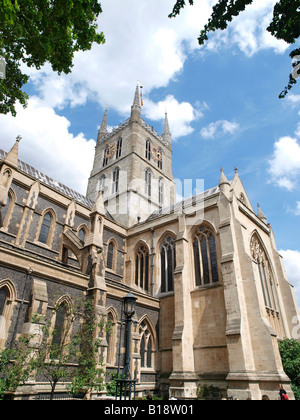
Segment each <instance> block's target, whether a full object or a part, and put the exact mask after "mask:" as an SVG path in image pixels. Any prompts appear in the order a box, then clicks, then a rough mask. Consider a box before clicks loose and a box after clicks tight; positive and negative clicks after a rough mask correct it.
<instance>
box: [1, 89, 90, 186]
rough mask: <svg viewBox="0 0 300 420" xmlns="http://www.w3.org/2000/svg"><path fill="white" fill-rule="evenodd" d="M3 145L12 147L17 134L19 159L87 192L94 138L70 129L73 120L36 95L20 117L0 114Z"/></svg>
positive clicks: (7, 149)
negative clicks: (19, 137) (55, 110)
mask: <svg viewBox="0 0 300 420" xmlns="http://www.w3.org/2000/svg"><path fill="white" fill-rule="evenodd" d="M0 126H1V136H0V147H1V148H2V149H4V150H5V151H9V150H10V148H11V147H12V146H13V144H14V141H15V138H16V136H17V135H18V134H22V138H23V139H22V141H21V143H20V146H19V150H20V159H21V160H23V161H25V162H26V163H29V164H30V165H32V166H34V167H35V168H36V169H38V170H40V171H41V172H43V173H46V174H47V175H48V176H50V177H52V178H53V179H55V180H57V181H59V182H62V183H64V184H66V185H67V186H68V187H70V188H73V189H75V190H76V191H78V192H80V193H82V194H85V192H86V186H87V180H88V177H89V174H90V171H91V168H92V165H93V158H94V153H95V142H94V141H93V140H88V139H86V138H85V137H84V135H83V134H82V133H80V134H78V135H77V136H74V135H73V134H72V133H70V122H69V121H68V120H67V118H65V117H62V116H59V115H57V114H56V113H55V112H54V110H53V109H52V108H50V107H46V106H44V105H43V104H41V102H40V100H39V99H38V98H37V97H32V98H31V99H30V100H29V104H28V108H27V109H25V110H24V109H23V108H21V107H18V114H17V117H16V118H14V117H12V116H4V115H1V114H0Z"/></svg>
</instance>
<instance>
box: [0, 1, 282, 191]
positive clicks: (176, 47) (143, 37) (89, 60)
mask: <svg viewBox="0 0 300 420" xmlns="http://www.w3.org/2000/svg"><path fill="white" fill-rule="evenodd" d="M174 2H175V1H174V0H164V1H163V2H162V1H160V0H152V1H140V0H127V1H126V2H125V1H124V0H114V1H113V2H112V1H110V0H102V2H101V4H102V7H103V14H101V15H100V17H99V29H100V30H101V31H103V32H104V33H105V36H106V44H105V45H94V46H93V48H92V50H91V51H86V52H78V53H77V54H76V55H75V58H74V67H73V70H72V73H71V74H69V75H61V76H58V75H57V74H56V73H53V72H52V70H51V67H50V66H49V65H46V66H44V67H43V69H41V70H40V71H36V70H34V69H27V72H28V73H29V74H30V75H31V80H32V82H33V85H34V87H35V88H36V92H35V94H36V95H39V99H37V97H33V98H31V100H30V102H29V107H28V109H27V110H25V111H24V110H23V109H20V108H19V109H18V111H19V115H18V116H17V118H16V119H13V118H12V117H10V116H9V115H7V116H3V115H2V116H1V117H0V124H1V138H0V146H1V147H2V148H3V149H5V150H8V149H9V148H10V146H11V145H12V143H13V141H14V139H15V137H16V135H18V134H19V133H20V134H22V136H23V138H24V140H23V142H22V146H21V150H22V159H23V160H25V161H28V162H29V163H31V164H32V165H33V166H36V167H37V168H38V169H40V170H41V171H44V172H46V173H47V174H49V175H50V176H53V177H54V178H57V179H58V180H61V181H62V182H64V183H66V184H67V185H70V186H73V187H74V188H76V189H78V190H79V191H81V192H84V188H85V184H86V178H87V176H88V174H89V171H90V169H91V166H92V156H93V146H94V144H93V143H92V142H91V141H89V140H88V139H86V138H85V137H84V135H83V134H80V135H78V136H74V135H73V134H72V133H71V127H70V122H69V121H68V120H67V119H66V118H63V117H61V116H58V115H57V114H56V113H55V111H54V110H55V109H60V110H62V109H64V108H65V107H66V106H71V107H75V106H78V105H84V104H86V102H87V100H94V101H96V102H98V103H99V104H101V105H102V106H103V107H105V106H106V105H109V106H110V107H111V108H114V109H115V110H117V111H118V112H119V113H120V114H122V115H123V116H126V117H127V116H128V115H129V112H130V106H131V104H132V99H133V93H134V88H135V85H136V83H137V80H140V81H141V83H142V84H143V86H144V103H145V108H144V112H145V115H146V116H147V117H148V118H152V119H153V120H161V119H162V118H163V117H164V112H165V107H167V110H168V115H169V120H170V127H171V131H172V132H173V136H174V138H178V137H180V136H185V135H187V134H191V133H192V132H193V127H192V124H193V122H194V121H196V120H197V119H199V118H200V117H201V115H202V112H203V110H204V106H203V105H202V106H201V107H199V106H198V105H197V104H191V103H188V102H186V101H182V102H180V101H178V100H177V99H176V98H175V97H174V96H172V95H169V96H167V97H166V99H165V100H160V101H158V102H157V103H154V102H153V101H151V100H150V99H149V94H150V92H151V91H153V90H154V89H156V88H161V87H166V86H168V84H169V83H170V81H174V80H176V77H177V75H179V74H180V72H182V71H183V69H184V64H185V61H186V59H187V57H188V56H189V54H191V53H199V52H200V51H201V52H202V53H203V52H205V48H207V47H209V45H212V44H208V45H207V47H204V48H202V49H200V48H199V45H198V43H197V37H198V35H199V30H200V29H201V28H202V27H203V26H204V24H205V23H206V22H207V20H208V18H209V16H210V14H211V7H212V6H213V4H215V0H202V1H201V2H196V3H195V4H194V6H192V7H190V6H189V5H188V4H187V6H186V7H185V9H184V10H183V11H182V13H181V14H180V16H178V17H177V18H175V19H168V14H169V13H170V12H171V11H172V9H173V6H174ZM274 3H275V1H273V0H272V1H271V0H254V3H253V5H252V6H250V8H253V9H251V10H252V11H251V10H250V12H247V10H246V11H245V12H244V13H242V14H241V15H240V16H239V17H238V20H237V22H236V24H235V26H234V25H232V27H230V30H229V31H225V32H222V33H221V32H220V33H219V32H218V33H216V34H212V36H211V37H210V42H213V41H214V40H215V43H216V45H217V44H218V39H219V38H218V37H220V38H221V39H227V40H230V45H233V44H235V45H238V47H239V48H240V49H241V50H242V51H244V52H245V53H246V54H248V55H249V51H250V52H251V53H254V52H255V51H256V50H257V49H259V48H262V47H264V48H271V49H273V50H274V49H275V51H277V50H278V45H280V44H278V41H276V40H274V43H271V42H270V40H269V39H267V38H264V37H262V25H263V23H264V24H265V22H262V21H261V20H259V19H258V16H259V13H263V16H267V15H268V14H269V13H270V12H271V9H272V7H271V6H272V5H273V4H274ZM247 13H248V14H247ZM268 16H269V15H268ZM259 22H261V23H259ZM245 23H247V25H245ZM233 24H234V22H233ZM249 30H250V32H249ZM232 31H234V36H232V33H233V32H232ZM220 34H222V36H220ZM228 34H229V35H230V36H229V35H228ZM224 37H225V38H224ZM256 38H258V39H259V41H257V40H256ZM216 40H217V41H216ZM272 42H273V41H272ZM252 44H253V46H251V45H252ZM276 49H277V50H276ZM277 52H278V51H277ZM198 77H201V69H199V74H198ZM237 129H238V125H237V124H236V123H230V122H228V121H222V122H219V123H217V125H211V126H209V127H207V128H206V131H205V130H204V131H203V133H204V136H205V135H206V136H207V138H210V137H213V136H215V135H220V134H222V133H223V134H226V133H233V132H235V130H237Z"/></svg>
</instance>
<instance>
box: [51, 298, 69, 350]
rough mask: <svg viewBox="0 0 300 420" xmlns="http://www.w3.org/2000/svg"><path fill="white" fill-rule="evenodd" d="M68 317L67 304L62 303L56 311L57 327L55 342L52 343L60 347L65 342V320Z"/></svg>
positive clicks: (54, 332) (54, 336) (55, 329)
mask: <svg viewBox="0 0 300 420" xmlns="http://www.w3.org/2000/svg"><path fill="white" fill-rule="evenodd" d="M66 316H67V310H66V304H65V302H63V303H61V304H60V305H59V307H58V309H57V310H56V318H55V325H54V331H53V340H52V343H53V344H55V345H57V346H60V345H61V344H64V342H65V331H64V327H65V320H66Z"/></svg>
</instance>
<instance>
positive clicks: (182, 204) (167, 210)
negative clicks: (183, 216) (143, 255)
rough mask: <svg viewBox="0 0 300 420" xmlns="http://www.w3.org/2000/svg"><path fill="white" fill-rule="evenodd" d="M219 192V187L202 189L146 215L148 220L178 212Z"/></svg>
mask: <svg viewBox="0 0 300 420" xmlns="http://www.w3.org/2000/svg"><path fill="white" fill-rule="evenodd" d="M219 192H220V188H219V187H214V188H211V189H209V190H206V191H204V192H203V193H200V194H197V195H194V196H193V197H190V198H187V199H186V200H182V201H179V202H178V203H176V204H172V205H171V206H166V207H162V208H161V209H159V210H156V211H155V212H153V213H152V214H151V215H150V216H149V217H148V219H147V220H148V221H150V220H154V219H156V218H158V217H160V216H164V215H166V214H172V213H177V212H180V211H181V210H182V209H185V208H188V207H192V206H196V204H197V203H199V202H200V201H203V200H206V199H208V198H210V197H212V196H214V195H217V194H219Z"/></svg>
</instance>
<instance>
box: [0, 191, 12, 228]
mask: <svg viewBox="0 0 300 420" xmlns="http://www.w3.org/2000/svg"><path fill="white" fill-rule="evenodd" d="M15 201H16V196H15V193H14V192H13V191H12V190H10V191H9V192H8V196H7V202H6V205H5V206H4V207H3V209H2V212H1V213H0V215H1V220H0V227H3V228H7V227H8V225H9V220H10V219H11V214H12V212H13V209H14V204H15Z"/></svg>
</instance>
